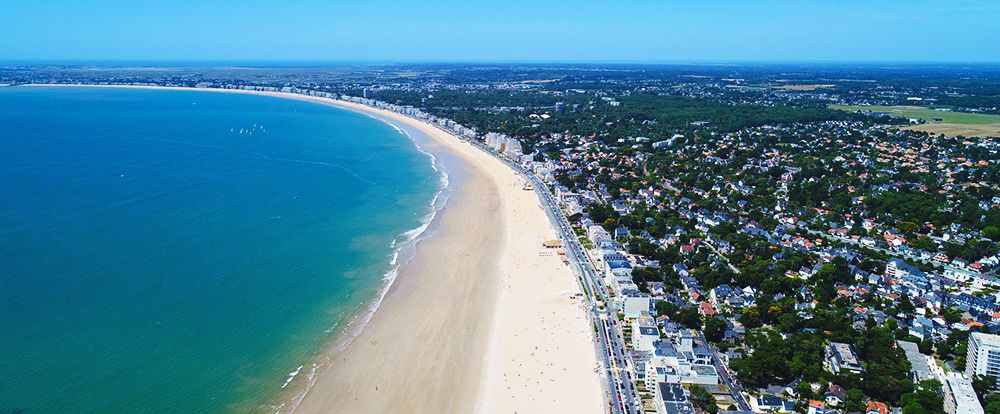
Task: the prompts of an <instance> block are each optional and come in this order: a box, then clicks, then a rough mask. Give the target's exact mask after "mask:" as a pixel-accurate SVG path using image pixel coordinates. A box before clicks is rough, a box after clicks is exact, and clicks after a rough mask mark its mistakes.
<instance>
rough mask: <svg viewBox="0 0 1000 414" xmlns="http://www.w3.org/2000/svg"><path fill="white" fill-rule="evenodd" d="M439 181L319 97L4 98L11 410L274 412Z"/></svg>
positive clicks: (3, 365)
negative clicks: (316, 99)
mask: <svg viewBox="0 0 1000 414" xmlns="http://www.w3.org/2000/svg"><path fill="white" fill-rule="evenodd" d="M441 187H442V175H441V174H440V173H439V172H437V171H436V168H435V166H434V164H433V161H432V158H431V157H429V156H428V155H427V154H425V153H423V152H421V151H420V150H419V149H418V148H417V146H416V145H415V144H414V142H413V141H411V140H410V139H409V138H408V137H407V136H406V135H404V134H401V133H400V131H399V130H397V129H395V128H393V127H392V126H390V125H387V124H386V123H383V122H381V121H379V120H376V119H373V118H370V117H368V116H365V115H362V114H358V113H353V112H349V111H346V110H341V109H337V108H333V107H330V106H326V105H322V104H317V103H312V102H304V101H297V100H290V99H281V98H275V97H269V96H258V95H246V94H232V93H212V92H204V91H178V90H147V89H121V88H114V89H112V88H76V87H72V88H62V87H60V88H0V413H7V412H24V413H67V412H81V413H82V412H87V413H96V412H101V413H132V412H156V413H217V412H268V411H273V410H274V406H273V404H275V403H276V402H280V398H281V397H282V395H283V394H284V393H286V391H287V388H283V387H296V386H301V382H303V381H305V379H304V377H305V376H306V375H308V373H309V371H310V369H311V365H310V364H311V362H312V358H313V356H315V355H316V353H317V352H318V351H320V350H321V349H323V348H324V347H326V346H327V345H329V344H330V343H331V341H333V340H335V336H336V335H337V334H338V333H341V332H342V331H343V330H344V329H345V327H346V326H348V325H349V323H350V322H351V321H352V320H356V319H357V318H359V317H360V318H362V319H363V315H364V314H365V313H366V312H368V309H369V308H370V307H371V306H372V305H373V303H376V302H377V298H378V297H379V295H380V292H381V290H382V289H383V288H384V286H386V283H387V278H391V275H392V274H393V270H394V267H395V266H396V265H398V264H399V263H398V261H397V260H396V256H397V252H398V251H399V249H401V248H402V246H403V245H405V244H406V243H407V241H408V240H410V239H411V238H413V237H414V236H415V235H416V234H417V233H418V232H419V231H420V229H421V228H423V227H422V226H424V225H425V224H426V223H427V221H428V220H429V218H430V216H431V215H432V214H433V211H434V210H433V207H432V205H433V204H434V200H435V199H436V197H437V195H438V194H439V192H440V190H441Z"/></svg>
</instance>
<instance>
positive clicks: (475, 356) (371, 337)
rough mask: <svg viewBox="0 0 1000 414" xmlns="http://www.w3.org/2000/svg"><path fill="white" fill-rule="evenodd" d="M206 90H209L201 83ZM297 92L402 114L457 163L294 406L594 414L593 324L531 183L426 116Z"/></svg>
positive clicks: (302, 410)
mask: <svg viewBox="0 0 1000 414" xmlns="http://www.w3.org/2000/svg"><path fill="white" fill-rule="evenodd" d="M198 90H205V89H198ZM210 90H211V91H219V92H240V93H252V94H262V95H271V96H278V97H283V98H292V99H302V100H308V101H314V102H319V103H325V104H331V105H335V106H337V107H341V108H345V109H349V110H354V111H358V112H362V113H367V114H371V115H376V116H377V117H382V118H386V119H390V120H392V122H399V123H405V124H407V125H409V126H411V127H413V128H416V129H418V130H420V131H421V132H423V133H424V134H426V135H427V136H428V137H429V138H430V139H431V141H430V142H428V143H426V144H425V145H424V146H423V148H422V149H423V150H425V151H428V152H430V153H432V154H445V153H447V154H449V155H452V156H454V157H456V158H458V159H459V160H460V161H461V164H462V166H461V168H463V170H464V173H465V174H464V176H465V178H464V179H463V180H461V181H460V182H459V183H458V184H456V186H457V187H456V188H455V189H454V190H455V191H454V193H453V194H452V196H451V198H450V199H449V200H448V202H447V205H446V206H445V208H444V209H443V210H442V211H440V212H439V213H438V215H437V216H436V217H435V219H434V221H433V222H432V223H431V228H432V229H433V231H435V233H434V235H433V236H432V237H429V238H427V239H425V240H422V241H420V242H419V243H418V244H417V248H416V255H415V257H414V259H413V260H412V261H410V262H409V263H407V264H405V265H404V266H402V268H401V269H400V270H399V275H398V276H397V278H396V280H395V282H394V283H393V284H392V285H391V287H390V288H389V290H388V291H387V292H386V295H385V297H384V299H383V301H382V304H381V306H380V307H379V309H378V310H376V311H375V313H374V315H372V318H371V320H370V321H369V322H368V324H367V325H366V326H365V327H364V329H362V330H361V332H360V333H358V335H357V336H356V337H355V338H354V340H353V341H351V342H350V344H349V345H347V346H346V347H344V348H342V349H340V348H338V347H331V349H329V350H327V351H325V352H322V353H321V357H320V360H321V361H322V360H326V361H328V362H326V363H325V364H324V365H323V367H322V368H321V369H320V370H319V371H318V377H317V378H316V380H315V382H314V384H313V386H312V387H311V388H309V390H308V392H307V393H306V394H305V396H304V397H303V398H302V400H301V403H300V404H299V405H298V406H297V407H296V408H295V410H294V412H295V413H297V414H311V413H468V412H483V413H515V412H516V413H552V412H572V413H599V412H602V411H603V410H602V408H604V403H603V398H602V389H601V383H600V376H599V374H598V373H596V372H595V368H596V367H597V356H596V353H595V347H594V343H593V327H592V326H591V324H590V323H589V322H588V320H587V317H586V311H585V309H584V307H583V306H584V304H583V303H581V301H582V299H574V298H572V297H571V296H572V295H574V294H576V293H580V288H579V285H578V283H577V281H576V276H575V275H574V274H573V273H572V271H571V270H570V269H569V267H568V266H567V265H565V264H563V262H562V260H561V259H560V257H559V254H558V252H559V250H558V249H546V248H544V247H543V246H542V242H543V241H545V240H548V239H552V238H555V230H554V228H553V227H552V224H551V223H550V222H549V220H548V218H547V217H546V215H545V212H544V211H543V210H542V208H541V204H540V202H539V200H538V196H537V194H536V193H535V192H534V191H533V190H524V189H523V186H522V179H521V178H520V176H519V175H518V174H517V173H516V172H514V171H513V170H511V169H510V168H508V167H507V166H506V165H504V164H503V163H502V162H500V161H498V160H496V159H495V158H493V157H492V156H490V155H488V154H485V153H484V152H482V151H480V150H478V149H476V148H475V147H473V146H472V145H471V144H468V143H465V142H462V141H460V140H459V139H458V138H456V137H454V136H452V135H451V134H448V133H446V132H445V131H443V130H441V129H438V128H436V127H434V126H432V125H430V124H427V123H424V122H421V121H418V120H415V119H412V118H409V117H405V116H402V115H399V114H396V113H393V112H390V111H385V110H380V109H375V108H371V107H367V106H363V105H359V104H353V103H348V102H343V101H337V100H332V99H326V98H314V97H308V96H304V95H296V94H288V93H276V92H250V91H235V90H219V89H210Z"/></svg>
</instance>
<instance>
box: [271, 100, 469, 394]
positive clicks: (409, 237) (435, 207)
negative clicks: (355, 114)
mask: <svg viewBox="0 0 1000 414" xmlns="http://www.w3.org/2000/svg"><path fill="white" fill-rule="evenodd" d="M365 115H368V116H370V117H372V118H374V119H378V120H380V121H382V122H385V123H386V124H388V125H390V126H392V127H393V128H394V129H396V131H398V132H399V133H401V134H403V135H404V136H406V137H407V138H409V139H410V141H411V142H413V144H414V146H415V147H416V148H417V151H419V152H420V153H422V154H424V155H426V156H427V157H428V158H429V159H430V163H431V168H432V169H433V170H434V172H435V173H436V174H437V175H438V177H439V181H438V186H437V189H436V191H435V192H434V196H433V197H432V198H431V203H430V209H429V211H428V213H427V214H426V215H424V217H422V218H421V220H420V225H419V226H417V227H415V228H413V229H410V230H407V231H405V232H403V233H402V234H400V235H399V236H398V237H396V238H394V239H393V240H392V241H391V242H390V243H389V246H390V248H391V249H392V255H391V259H390V261H389V267H390V268H389V270H388V271H386V272H385V273H384V274H383V277H382V280H383V281H384V283H383V284H382V286H381V287H380V288H379V292H378V295H376V298H375V300H373V301H372V302H370V304H369V305H368V307H367V309H365V311H364V312H357V313H355V315H354V316H353V317H352V318H351V320H350V321H349V322H348V323H347V325H345V326H344V329H343V336H342V337H341V338H338V342H337V345H336V346H335V348H334V352H340V351H343V350H344V349H345V348H347V347H348V346H350V345H351V343H352V342H353V341H354V338H356V337H357V336H358V334H360V333H361V331H362V330H363V329H364V327H365V326H366V325H367V324H368V322H369V321H371V319H372V317H373V316H374V315H375V312H376V311H377V310H378V309H379V307H380V306H381V305H382V301H383V300H384V299H385V295H386V294H387V293H388V292H389V288H391V287H392V284H393V282H395V280H396V277H397V276H398V274H399V269H400V267H401V266H403V265H405V264H406V263H408V262H409V260H410V259H412V258H413V256H415V252H416V245H417V243H419V242H420V241H421V240H423V239H425V238H426V237H429V236H430V235H429V234H427V228H428V227H429V226H430V224H431V223H432V222H433V221H434V218H435V217H437V213H438V212H439V211H440V210H441V209H443V208H444V206H445V205H446V204H447V200H448V198H449V196H450V195H451V192H452V189H451V187H450V186H449V185H450V183H451V182H450V180H449V176H448V173H447V171H446V170H445V168H444V166H443V165H441V163H440V162H439V160H438V159H437V157H435V156H434V154H431V153H430V152H427V151H426V150H424V149H423V148H422V147H421V146H420V143H419V142H418V141H417V140H416V139H415V138H413V137H412V136H411V135H410V134H409V133H408V132H407V131H406V130H404V129H402V128H400V127H399V126H397V125H395V124H394V123H392V122H391V121H389V120H386V119H383V118H380V117H377V116H374V115H371V114H367V113H366V114H365ZM400 256H403V257H404V259H403V260H402V261H400V260H399V258H400ZM338 325H339V324H335V325H334V326H332V327H330V328H328V329H327V330H325V331H324V332H325V333H331V334H332V333H334V332H336V330H337V329H336V328H337V326H338ZM322 352H324V353H325V350H324V351H322ZM328 362H329V359H328V358H324V360H321V361H320V362H314V363H313V364H312V369H311V370H310V372H309V374H308V375H307V376H306V379H307V381H306V384H305V385H304V386H303V388H302V391H301V392H298V393H297V394H296V395H295V396H294V397H293V398H292V399H291V400H290V401H288V402H286V403H281V404H280V405H278V406H276V407H274V409H275V413H293V412H294V411H295V409H296V408H298V406H299V404H301V403H302V400H303V399H304V398H305V396H306V394H308V393H309V391H310V390H311V389H312V387H313V385H315V382H316V379H317V378H318V375H317V373H318V372H319V370H320V369H321V368H322V367H323V366H324V365H326V364H327V363H328ZM299 368H300V369H301V367H299ZM295 373H296V374H298V370H296V372H295ZM293 378H294V376H290V377H289V378H288V379H287V380H286V381H285V385H283V386H282V387H281V388H285V387H287V386H288V385H289V384H290V383H291V381H292V379H293ZM286 409H287V411H285V410H286Z"/></svg>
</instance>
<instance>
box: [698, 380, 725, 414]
mask: <svg viewBox="0 0 1000 414" xmlns="http://www.w3.org/2000/svg"><path fill="white" fill-rule="evenodd" d="M691 404H694V406H695V407H698V408H699V409H701V410H702V411H705V412H708V413H710V414H715V413H717V412H719V406H718V405H717V404H716V402H715V396H713V395H712V393H710V392H708V390H706V389H705V388H704V387H702V386H700V385H694V386H692V387H691Z"/></svg>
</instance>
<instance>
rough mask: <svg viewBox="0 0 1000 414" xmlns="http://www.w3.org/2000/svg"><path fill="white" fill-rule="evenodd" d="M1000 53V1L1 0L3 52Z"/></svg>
mask: <svg viewBox="0 0 1000 414" xmlns="http://www.w3.org/2000/svg"><path fill="white" fill-rule="evenodd" d="M19 59H28V60H39V59H41V60H161V61H162V60H235V61H256V60H270V61H280V60H299V61H302V60H308V61H522V62H531V61H535V62H537V61H575V62H697V61H747V60H765V61H775V60H777V61H872V60H874V61H990V62H998V61H1000V1H998V0H936V1H929V0H867V1H857V0H787V1H769V0H761V1H756V0H740V1H728V0H685V1H676V0H576V1H571V0H556V1H548V0H532V1H525V0H506V1H501V0H495V1H494V0H490V1H475V0H465V1H459V0H447V1H445V0H441V1H437V0H425V1H392V0H325V1H324V0H305V1H295V0H240V1H236V0H196V1H194V0H173V1H143V0H134V1H133V0H91V1H86V0H3V1H2V2H0V60H19Z"/></svg>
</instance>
